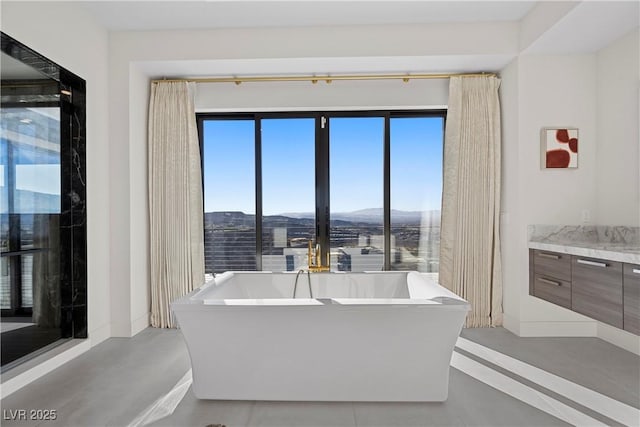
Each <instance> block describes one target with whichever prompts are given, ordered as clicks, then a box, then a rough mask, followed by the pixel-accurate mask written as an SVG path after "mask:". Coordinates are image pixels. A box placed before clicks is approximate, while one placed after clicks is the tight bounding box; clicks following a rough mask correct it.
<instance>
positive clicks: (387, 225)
mask: <svg viewBox="0 0 640 427" xmlns="http://www.w3.org/2000/svg"><path fill="white" fill-rule="evenodd" d="M334 117H335V118H351V117H353V118H358V117H382V118H384V142H383V144H384V146H383V153H384V159H383V230H384V264H383V270H384V271H390V270H391V119H394V118H427V117H437V118H441V119H442V134H443V146H444V130H445V127H446V121H447V110H446V109H444V108H438V109H415V110H406V109H398V110H394V109H384V110H383V109H381V110H336V111H332V110H321V111H281V112H237V113H236V112H202V113H196V122H197V127H198V140H199V144H200V161H201V170H202V197H203V202H204V168H205V165H204V122H205V121H207V120H253V121H254V124H255V126H254V128H255V138H254V142H255V147H254V158H255V184H254V185H255V219H256V224H255V227H256V271H262V222H263V212H262V132H261V121H262V120H263V119H283V118H313V119H315V169H316V171H315V199H316V206H315V210H316V211H315V214H316V215H315V226H316V240H317V242H318V243H319V244H320V246H321V249H322V252H321V254H320V257H321V258H320V259H326V257H327V253H328V251H329V250H330V242H329V239H330V234H331V218H330V212H331V209H330V194H331V193H330V176H329V172H330V170H331V169H330V165H329V143H330V142H329V132H330V127H329V126H330V125H329V124H330V119H331V118H334ZM323 119H324V125H323ZM442 160H443V162H444V150H443V159H442ZM443 173H444V171H443ZM203 206H204V203H203ZM203 232H204V223H203Z"/></svg>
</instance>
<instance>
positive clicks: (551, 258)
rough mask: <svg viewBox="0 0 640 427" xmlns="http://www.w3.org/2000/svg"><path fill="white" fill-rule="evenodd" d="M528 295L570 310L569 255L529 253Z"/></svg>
mask: <svg viewBox="0 0 640 427" xmlns="http://www.w3.org/2000/svg"><path fill="white" fill-rule="evenodd" d="M529 262H530V264H531V270H530V271H531V276H530V284H529V287H530V293H531V295H534V296H536V297H538V298H541V299H543V300H545V301H549V302H552V303H554V304H557V305H561V306H563V307H566V308H569V309H570V308H571V255H567V254H560V253H555V252H549V251H541V250H532V251H531V252H530V260H529Z"/></svg>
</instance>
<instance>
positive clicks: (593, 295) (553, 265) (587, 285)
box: [529, 249, 640, 335]
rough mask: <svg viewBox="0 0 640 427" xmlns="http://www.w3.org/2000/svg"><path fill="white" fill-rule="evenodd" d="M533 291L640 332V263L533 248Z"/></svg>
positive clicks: (601, 320) (559, 303)
mask: <svg viewBox="0 0 640 427" xmlns="http://www.w3.org/2000/svg"><path fill="white" fill-rule="evenodd" d="M529 294H531V295H533V296H535V297H537V298H540V299H543V300H545V301H549V302H551V303H553V304H556V305H559V306H562V307H565V308H568V309H570V310H573V311H575V312H577V313H580V314H584V315H585V316H588V317H591V318H592V319H596V320H598V321H600V322H603V323H607V324H609V325H612V326H615V327H616V328H620V329H624V330H625V331H628V332H631V333H633V334H636V335H640V265H637V264H626V263H622V262H616V261H608V260H602V259H597V258H590V257H582V256H576V255H569V254H564V253H557V252H551V251H545V250H538V249H530V250H529Z"/></svg>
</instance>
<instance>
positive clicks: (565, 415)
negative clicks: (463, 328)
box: [451, 352, 606, 427]
mask: <svg viewBox="0 0 640 427" xmlns="http://www.w3.org/2000/svg"><path fill="white" fill-rule="evenodd" d="M451 362H452V364H451V365H452V367H453V368H455V369H456V370H458V371H460V372H461V373H464V374H466V375H468V376H470V377H471V378H474V379H475V380H477V381H480V382H482V383H485V384H486V385H488V386H489V387H492V388H494V389H496V390H498V391H500V392H502V393H504V394H506V395H507V396H511V397H512V398H514V399H516V400H519V401H521V402H523V403H525V404H527V405H529V406H530V407H532V408H535V409H538V410H540V411H542V412H545V413H547V414H549V415H551V416H552V417H555V418H557V419H559V420H561V421H563V422H565V423H568V424H571V425H594V426H595V425H597V426H603V427H604V426H606V424H604V423H602V422H600V421H599V420H597V419H595V418H592V417H590V416H588V415H586V414H584V413H582V412H580V411H578V410H576V409H574V408H573V407H571V406H568V405H565V404H564V403H562V402H560V401H558V400H555V399H553V398H552V397H550V396H547V395H546V394H544V393H542V392H540V391H537V390H535V389H533V388H531V387H528V386H526V385H524V384H522V383H520V382H518V381H516V380H514V379H512V378H511V377H509V376H507V375H504V374H502V373H500V372H498V371H496V370H493V369H491V368H489V367H487V366H485V365H484V364H482V363H479V362H476V361H475V360H473V359H471V358H469V357H467V356H465V355H463V354H461V353H458V352H454V353H453V355H452V358H451Z"/></svg>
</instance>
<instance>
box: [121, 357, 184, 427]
mask: <svg viewBox="0 0 640 427" xmlns="http://www.w3.org/2000/svg"><path fill="white" fill-rule="evenodd" d="M192 382H193V377H192V375H191V369H189V370H188V371H187V373H186V374H184V376H183V377H182V378H181V379H180V381H178V382H177V383H176V385H175V386H173V388H172V389H171V391H169V393H167V394H165V395H164V396H162V397H160V398H159V399H157V400H156V401H155V402H153V403H152V404H151V405H150V406H149V407H148V408H147V409H145V410H144V411H142V412H141V413H140V414H139V415H138V416H137V417H136V418H135V419H134V420H133V421H131V423H129V425H128V426H127V427H141V426H146V425H147V424H151V423H152V422H154V421H158V420H159V419H161V418H164V417H168V416H169V415H171V414H173V412H174V411H175V410H176V407H177V406H178V404H179V403H180V402H181V401H182V399H183V398H184V395H185V394H186V393H187V390H189V387H190V386H191V383H192Z"/></svg>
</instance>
